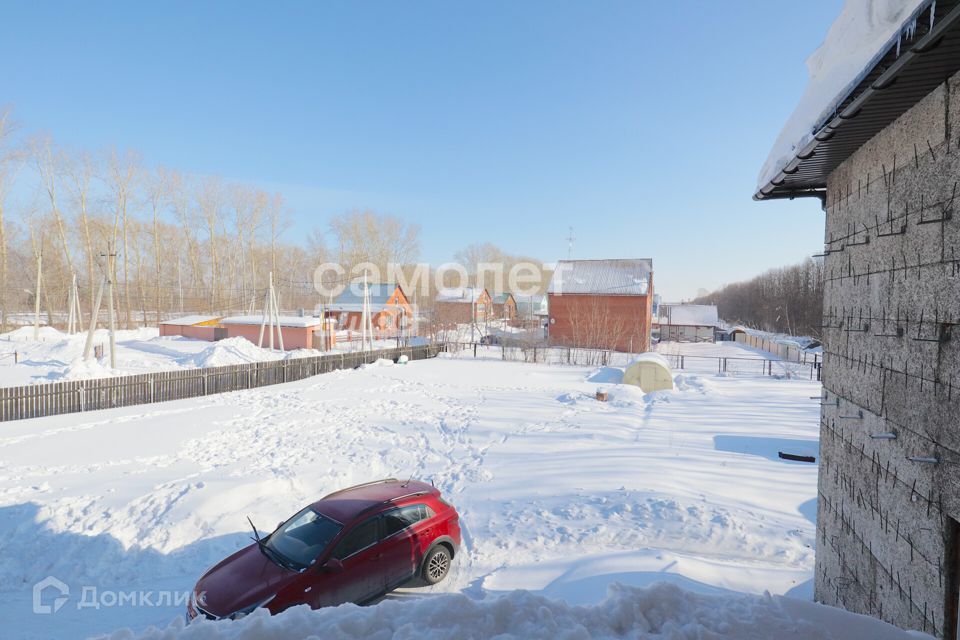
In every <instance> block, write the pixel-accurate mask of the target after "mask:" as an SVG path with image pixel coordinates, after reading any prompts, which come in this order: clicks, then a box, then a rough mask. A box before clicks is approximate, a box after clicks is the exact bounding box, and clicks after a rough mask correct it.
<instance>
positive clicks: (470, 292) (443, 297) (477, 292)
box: [436, 287, 486, 302]
mask: <svg viewBox="0 0 960 640" xmlns="http://www.w3.org/2000/svg"><path fill="white" fill-rule="evenodd" d="M484 291H486V289H479V288H476V287H466V288H455V289H441V290H440V292H439V293H437V298H436V300H437V302H476V301H477V300H479V299H480V296H482V295H483V292H484Z"/></svg>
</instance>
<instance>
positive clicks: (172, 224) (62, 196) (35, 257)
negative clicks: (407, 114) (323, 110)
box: [0, 108, 420, 331]
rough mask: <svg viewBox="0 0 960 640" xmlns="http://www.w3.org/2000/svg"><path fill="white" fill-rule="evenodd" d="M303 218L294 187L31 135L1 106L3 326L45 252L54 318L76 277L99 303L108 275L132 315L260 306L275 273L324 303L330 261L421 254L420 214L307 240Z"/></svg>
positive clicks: (89, 301) (123, 310) (296, 292)
mask: <svg viewBox="0 0 960 640" xmlns="http://www.w3.org/2000/svg"><path fill="white" fill-rule="evenodd" d="M290 225H291V222H290V211H289V209H288V207H287V206H286V204H285V202H284V198H283V195H282V194H281V193H278V192H268V191H266V190H263V189H260V188H258V187H256V186H253V185H249V184H243V183H236V182H228V181H225V180H223V179H222V178H219V177H217V176H197V175H191V174H188V173H185V172H182V171H178V170H176V169H172V168H168V167H161V166H151V165H149V164H147V163H145V162H144V161H143V159H142V158H141V157H140V156H139V154H137V153H136V152H133V151H118V150H107V151H99V152H91V151H89V150H84V149H79V150H77V149H68V148H64V147H62V146H60V145H58V144H57V143H56V142H55V141H54V140H52V139H51V138H50V137H49V136H47V135H43V134H33V135H26V134H23V132H21V131H20V130H19V128H18V127H17V125H16V124H15V122H14V119H13V115H12V112H11V110H10V109H9V108H6V109H3V108H0V331H6V330H7V328H8V326H9V322H10V319H11V316H14V317H15V316H16V315H17V314H23V313H25V312H26V311H27V310H32V309H33V306H34V303H35V302H36V291H35V289H36V285H35V282H36V280H37V270H38V265H39V264H42V270H41V286H40V293H39V297H40V305H41V307H42V309H43V311H44V312H45V315H46V316H47V317H48V318H50V319H51V322H52V323H54V324H56V323H57V322H58V319H59V318H62V317H64V316H65V315H66V311H67V301H68V299H69V294H70V290H71V288H72V282H73V279H74V277H75V278H76V280H77V282H78V288H79V289H80V300H81V308H82V311H83V312H84V313H87V314H88V313H90V309H91V308H92V307H93V304H94V298H95V295H96V292H97V289H98V288H99V284H100V282H101V281H102V280H103V279H105V278H109V279H110V280H111V281H112V282H113V283H114V288H115V308H116V309H117V313H118V318H117V319H118V323H119V325H120V326H121V327H127V328H130V327H136V326H142V325H146V324H155V323H156V322H158V321H159V320H160V319H162V318H163V317H166V316H169V315H176V314H178V313H184V312H188V313H189V312H205V313H228V312H246V311H255V312H256V313H259V310H260V308H261V307H262V305H263V300H262V299H261V298H262V297H263V295H264V292H265V289H266V285H267V281H268V278H269V274H271V273H272V274H273V278H274V282H275V286H276V289H277V291H278V294H279V296H280V299H281V300H282V302H281V304H282V306H283V307H284V308H286V309H293V308H297V307H307V308H310V309H312V308H313V305H314V303H315V302H316V299H317V296H316V293H315V292H314V291H313V289H312V281H311V275H312V272H313V269H314V268H315V267H316V266H317V265H318V264H319V263H322V262H324V261H327V260H338V261H340V262H341V263H342V264H345V265H351V264H356V263H361V262H372V263H375V264H382V265H386V264H387V263H389V262H394V263H407V262H413V261H415V260H416V259H417V258H418V257H419V251H420V230H419V227H418V226H417V225H415V224H410V223H408V222H406V221H404V220H402V219H400V218H398V217H395V216H390V215H384V214H379V213H376V212H372V211H360V210H355V211H349V212H346V213H343V214H339V215H335V216H333V217H332V218H331V219H330V220H329V222H328V224H327V225H325V227H317V228H315V229H313V230H312V231H311V232H310V233H308V234H306V235H305V236H304V237H303V240H302V241H301V242H289V241H285V240H284V237H285V236H284V233H285V232H286V231H287V230H288V229H289V227H290ZM111 256H113V257H114V258H113V260H110V259H109V258H110V257H111Z"/></svg>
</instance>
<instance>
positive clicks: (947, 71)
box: [753, 0, 960, 200]
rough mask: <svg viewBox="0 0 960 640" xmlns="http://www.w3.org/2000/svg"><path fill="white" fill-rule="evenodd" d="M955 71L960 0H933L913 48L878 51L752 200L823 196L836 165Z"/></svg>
mask: <svg viewBox="0 0 960 640" xmlns="http://www.w3.org/2000/svg"><path fill="white" fill-rule="evenodd" d="M931 13H932V14H933V15H932V18H931ZM957 71H960V0H937V1H936V2H931V3H930V4H929V5H928V6H927V7H926V8H925V9H924V11H923V12H922V13H921V14H920V18H919V19H918V20H917V25H916V33H915V35H914V40H913V41H912V46H910V47H909V48H907V47H906V45H905V44H903V43H900V42H897V43H895V44H891V45H889V46H888V47H887V50H886V51H884V52H878V57H877V62H876V63H875V64H874V66H873V68H872V69H870V70H869V72H868V73H867V74H866V76H865V77H864V79H863V80H862V81H861V82H860V83H859V84H858V85H857V86H855V87H854V88H853V89H851V91H850V93H849V94H848V95H847V96H846V98H844V99H843V100H842V101H841V102H840V104H839V105H838V106H837V108H836V110H835V112H834V115H833V116H832V117H831V118H829V119H828V120H827V121H826V122H824V123H821V124H819V125H817V129H816V133H815V135H814V136H813V139H812V140H811V141H810V143H809V144H807V145H806V146H805V147H804V148H803V149H800V150H799V151H798V152H797V153H796V155H795V156H794V158H793V160H791V161H790V162H788V163H787V165H786V166H785V167H784V168H783V170H782V171H781V172H780V173H779V174H778V175H777V176H775V177H774V178H773V179H772V180H771V181H770V182H769V183H768V184H766V185H764V186H763V187H762V188H761V189H760V190H759V191H758V192H757V193H756V194H754V196H753V197H754V199H755V200H767V199H772V198H795V197H803V196H818V197H820V198H824V197H825V194H824V190H825V188H826V186H827V177H828V176H829V175H830V174H831V173H832V172H833V170H834V169H836V168H837V167H838V166H839V165H840V163H842V162H843V161H844V160H846V159H847V158H849V157H850V156H851V155H852V154H853V153H854V152H855V151H856V150H857V149H859V148H860V147H862V146H863V145H864V143H866V142H867V141H868V140H870V139H871V138H872V137H873V136H875V135H876V134H877V133H879V132H880V131H882V130H883V129H884V128H885V127H886V126H887V125H889V124H890V123H892V122H893V121H894V120H896V119H897V118H899V117H900V116H901V115H903V114H904V113H906V111H907V110H908V109H910V107H912V106H913V105H915V104H917V103H918V102H919V101H920V100H921V99H922V98H923V97H924V96H926V95H927V94H929V93H930V92H931V91H933V90H934V89H936V88H937V86H939V85H940V84H942V83H943V82H944V81H946V79H947V78H949V77H951V76H952V75H954V74H955V73H956V72H957Z"/></svg>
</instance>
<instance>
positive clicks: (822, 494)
mask: <svg viewBox="0 0 960 640" xmlns="http://www.w3.org/2000/svg"><path fill="white" fill-rule="evenodd" d="M903 18H904V19H905V20H906V22H905V23H899V22H898V23H897V24H895V25H893V26H894V27H896V28H895V30H894V33H893V35H892V37H891V38H890V39H889V40H888V41H887V42H886V44H884V45H883V47H882V48H881V49H880V50H879V51H866V52H865V53H867V54H870V55H871V56H872V57H871V58H869V62H866V63H865V65H866V67H865V68H864V69H862V71H861V75H859V76H858V79H855V80H854V82H852V83H851V84H850V85H849V86H848V87H847V88H845V89H843V90H842V93H841V94H840V95H839V96H837V99H838V101H839V102H838V104H837V106H836V108H835V109H832V110H831V111H830V112H827V113H825V114H824V115H822V116H821V117H820V119H819V121H817V122H815V123H813V125H812V126H811V127H808V128H806V129H804V133H805V134H806V135H804V137H799V136H798V137H799V139H795V140H789V141H788V142H792V143H793V146H794V151H793V152H792V155H788V156H786V157H785V158H784V157H783V156H780V157H781V158H782V161H781V162H777V163H774V164H773V166H769V163H768V167H767V168H765V169H766V170H765V172H764V175H763V176H762V177H761V183H760V188H759V191H757V193H756V194H755V195H754V198H755V199H757V200H770V199H774V198H790V199H793V198H797V197H804V196H808V197H809V196H813V197H817V198H820V199H821V203H822V205H823V208H824V210H825V212H826V229H825V232H824V239H825V244H826V246H825V248H824V251H823V252H822V254H823V260H824V278H825V282H824V300H823V323H822V325H823V329H822V331H823V340H822V342H823V350H824V364H823V391H822V399H821V414H820V460H819V481H818V497H817V517H816V526H817V536H816V539H817V549H816V570H815V576H814V598H815V599H816V600H817V601H819V602H823V603H826V604H829V605H834V606H840V607H843V608H846V609H849V610H851V611H854V612H857V613H862V614H867V615H872V616H875V617H878V618H881V619H883V620H886V621H887V622H890V623H893V624H895V625H897V626H900V627H904V628H909V629H917V630H921V631H925V632H926V633H930V634H933V635H934V636H935V637H938V638H950V639H951V640H954V639H955V638H957V631H958V623H957V616H958V606H957V605H958V597H960V465H958V464H957V461H958V460H960V385H958V381H960V340H958V339H957V336H954V335H952V334H956V333H958V331H957V328H956V327H957V325H958V324H960V255H958V253H957V252H956V251H955V250H954V248H955V247H956V246H957V245H958V241H960V216H957V215H956V213H955V211H956V209H955V205H956V202H955V198H956V195H957V181H958V178H960V148H958V147H960V145H958V138H957V135H958V132H960V3H958V2H957V1H956V0H946V1H945V0H938V1H937V2H931V1H930V0H925V1H922V2H919V3H918V5H917V8H916V10H914V11H913V12H912V13H910V12H907V15H905V16H903ZM898 25H899V26H898ZM785 131H786V130H785ZM811 132H812V135H811ZM772 155H780V154H779V153H775V154H772Z"/></svg>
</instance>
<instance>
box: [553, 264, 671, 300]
mask: <svg viewBox="0 0 960 640" xmlns="http://www.w3.org/2000/svg"><path fill="white" fill-rule="evenodd" d="M652 272H653V261H652V260H650V259H649V258H632V259H626V260H560V261H559V262H557V268H556V270H555V271H554V272H553V276H552V277H551V278H550V286H549V287H547V293H550V294H553V295H562V294H565V293H567V294H570V293H573V294H577V293H581V294H583V293H592V294H602V295H611V296H616V295H621V296H645V295H647V291H649V289H650V274H651V273H652Z"/></svg>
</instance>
